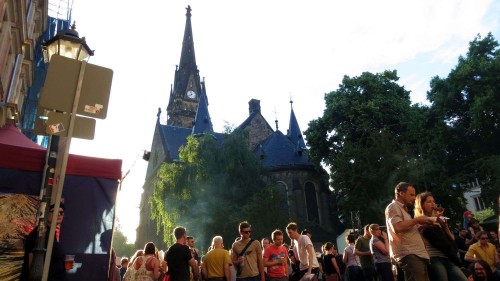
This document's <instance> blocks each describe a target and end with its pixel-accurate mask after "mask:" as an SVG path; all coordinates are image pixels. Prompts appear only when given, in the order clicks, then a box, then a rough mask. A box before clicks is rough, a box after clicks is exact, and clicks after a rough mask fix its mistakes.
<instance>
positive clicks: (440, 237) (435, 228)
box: [415, 192, 467, 281]
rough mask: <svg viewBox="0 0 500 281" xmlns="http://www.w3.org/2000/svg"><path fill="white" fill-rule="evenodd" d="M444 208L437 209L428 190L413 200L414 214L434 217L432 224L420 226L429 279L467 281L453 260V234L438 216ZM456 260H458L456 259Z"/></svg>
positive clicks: (454, 250)
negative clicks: (428, 257)
mask: <svg viewBox="0 0 500 281" xmlns="http://www.w3.org/2000/svg"><path fill="white" fill-rule="evenodd" d="M443 211H444V210H442V209H438V208H437V205H436V202H435V201H434V196H432V194H431V193H430V192H422V193H420V194H418V195H417V198H416V200H415V216H427V217H435V218H436V223H435V224H434V225H432V226H421V227H420V228H419V230H420V233H421V234H422V237H423V240H424V244H425V248H426V249H427V252H428V253H429V256H430V265H429V279H430V280H431V281H446V280H449V281H467V277H465V275H464V274H463V272H462V271H461V270H460V268H459V267H458V266H456V265H455V263H454V260H455V259H457V251H456V248H454V247H456V245H455V236H454V235H453V233H451V231H450V228H449V227H448V223H447V222H446V220H445V219H442V218H440V216H441V215H442V212H443ZM456 262H458V261H456Z"/></svg>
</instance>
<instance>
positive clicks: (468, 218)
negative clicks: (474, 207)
mask: <svg viewBox="0 0 500 281" xmlns="http://www.w3.org/2000/svg"><path fill="white" fill-rule="evenodd" d="M473 216H474V215H473V214H472V212H471V211H469V210H467V211H465V212H464V219H466V220H470V219H471V218H472V217H473Z"/></svg>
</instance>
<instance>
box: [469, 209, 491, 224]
mask: <svg viewBox="0 0 500 281" xmlns="http://www.w3.org/2000/svg"><path fill="white" fill-rule="evenodd" d="M494 215H495V211H493V209H491V208H486V209H484V210H482V211H477V212H474V218H475V219H476V220H478V221H479V223H482V222H483V221H485V220H486V219H489V218H491V217H492V216H494Z"/></svg>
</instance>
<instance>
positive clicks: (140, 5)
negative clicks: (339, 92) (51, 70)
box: [71, 0, 500, 241]
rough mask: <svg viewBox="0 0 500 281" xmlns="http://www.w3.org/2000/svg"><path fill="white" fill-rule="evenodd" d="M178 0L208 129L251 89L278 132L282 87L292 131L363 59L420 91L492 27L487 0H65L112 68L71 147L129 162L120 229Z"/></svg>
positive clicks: (174, 30) (241, 113)
mask: <svg viewBox="0 0 500 281" xmlns="http://www.w3.org/2000/svg"><path fill="white" fill-rule="evenodd" d="M344 2H346V3H344ZM311 3H313V4H311ZM187 5H191V8H192V27H193V34H194V35H193V37H194V44H195V52H196V59H197V65H198V69H199V70H200V76H201V77H205V79H206V87H207V96H208V98H209V111H210V114H211V118H212V122H213V124H214V128H215V130H216V131H222V128H223V126H224V122H226V121H227V122H229V123H232V124H235V125H239V124H240V123H241V122H243V121H244V120H245V118H246V117H247V116H248V101H250V99H252V98H255V99H259V100H261V107H262V113H263V115H264V117H265V118H266V119H267V121H268V122H269V123H270V125H271V126H274V120H275V119H277V120H278V121H279V128H280V130H282V131H283V132H286V129H288V118H289V115H290V103H289V100H290V98H292V99H293V101H294V104H293V106H294V111H295V113H296V116H297V119H298V121H299V125H300V128H301V130H302V131H304V130H306V129H307V124H308V122H309V121H311V120H313V119H316V118H318V117H320V116H321V115H322V113H323V110H324V107H325V105H324V100H323V96H324V94H325V93H329V92H331V91H334V90H336V89H337V88H338V85H339V84H340V83H341V81H342V77H343V76H344V75H349V76H351V77H353V76H358V75H360V74H361V73H362V72H364V71H369V72H372V73H377V72H381V71H383V70H386V69H396V70H397V71H398V75H399V77H400V81H399V83H400V85H402V86H404V87H405V88H406V89H407V90H410V91H411V92H412V95H411V97H412V101H413V102H420V103H427V101H426V99H425V96H426V91H427V90H428V89H429V81H430V79H431V78H432V77H433V76H436V75H439V76H441V77H445V76H446V75H447V74H448V73H449V72H450V70H451V69H452V68H453V67H454V66H455V65H456V63H457V59H458V56H459V55H465V54H466V52H467V49H468V45H469V42H470V41H472V40H473V39H474V37H475V36H476V35H477V34H481V35H482V36H485V35H486V34H487V33H488V32H492V33H493V35H494V36H495V38H496V39H497V40H499V38H500V17H498V15H500V1H498V0H497V1H492V0H476V1H469V0H442V1H433V0H423V1H401V0H379V1H368V0H366V1H365V0H355V1H328V0H319V1H314V2H307V4H306V2H303V1H293V0H292V1H285V0H275V1H264V0H256V1H247V2H244V1H229V0H214V1H203V0H193V1H162V0H142V1H140V2H137V1H130V0H128V1H116V0H106V1H103V0H85V1H84V0H75V1H74V5H73V14H72V16H73V20H75V21H76V26H77V31H78V32H79V33H80V36H85V37H86V38H87V43H88V44H89V46H90V47H91V48H92V49H95V56H94V57H92V58H91V60H90V63H92V64H97V65H100V66H103V67H107V68H111V69H113V71H114V77H113V86H112V90H111V99H110V108H109V111H108V117H107V118H106V119H105V120H98V121H97V128H96V135H95V139H94V140H93V141H86V140H77V139H75V140H73V142H72V146H71V153H75V154H82V155H89V156H96V157H103V158H118V159H123V167H122V170H123V171H124V173H125V172H126V171H128V170H129V169H131V171H130V174H129V175H128V176H127V178H126V179H125V180H124V181H123V186H122V190H121V191H120V193H119V196H118V201H117V215H118V220H119V223H120V225H121V227H122V228H123V230H124V232H125V233H126V234H127V235H128V238H129V239H130V240H131V241H134V240H135V228H136V227H137V224H138V218H139V211H138V209H137V206H138V204H139V198H140V194H141V192H142V184H143V182H144V177H145V171H146V167H147V163H146V162H144V161H143V160H142V159H141V158H140V156H141V155H142V151H143V150H150V148H151V142H152V136H153V132H154V125H155V122H156V113H157V110H158V107H160V108H162V111H163V113H164V114H165V108H166V106H167V104H168V96H169V92H170V85H171V84H172V83H173V79H174V70H175V65H177V64H178V63H179V60H180V52H181V46H182V39H183V33H184V24H185V19H186V18H185V13H186V10H185V7H187Z"/></svg>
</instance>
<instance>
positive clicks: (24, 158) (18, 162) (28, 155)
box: [0, 124, 122, 180]
mask: <svg viewBox="0 0 500 281" xmlns="http://www.w3.org/2000/svg"><path fill="white" fill-rule="evenodd" d="M45 154H46V149H45V148H44V147H41V146H39V145H38V144H36V143H34V142H32V141H31V140H30V139H28V138H27V137H26V136H25V135H23V134H22V133H21V132H20V131H19V130H18V129H17V128H16V127H15V126H14V125H12V124H9V125H6V126H4V127H2V128H0V167H2V168H10V169H19V170H25V171H43V168H44V164H45ZM121 167H122V160H121V159H104V158H96V157H88V156H81V155H74V154H70V155H69V158H68V165H67V167H66V173H67V174H69V175H76V176H93V177H101V178H108V179H116V180H119V179H121V176H122V172H121Z"/></svg>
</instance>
